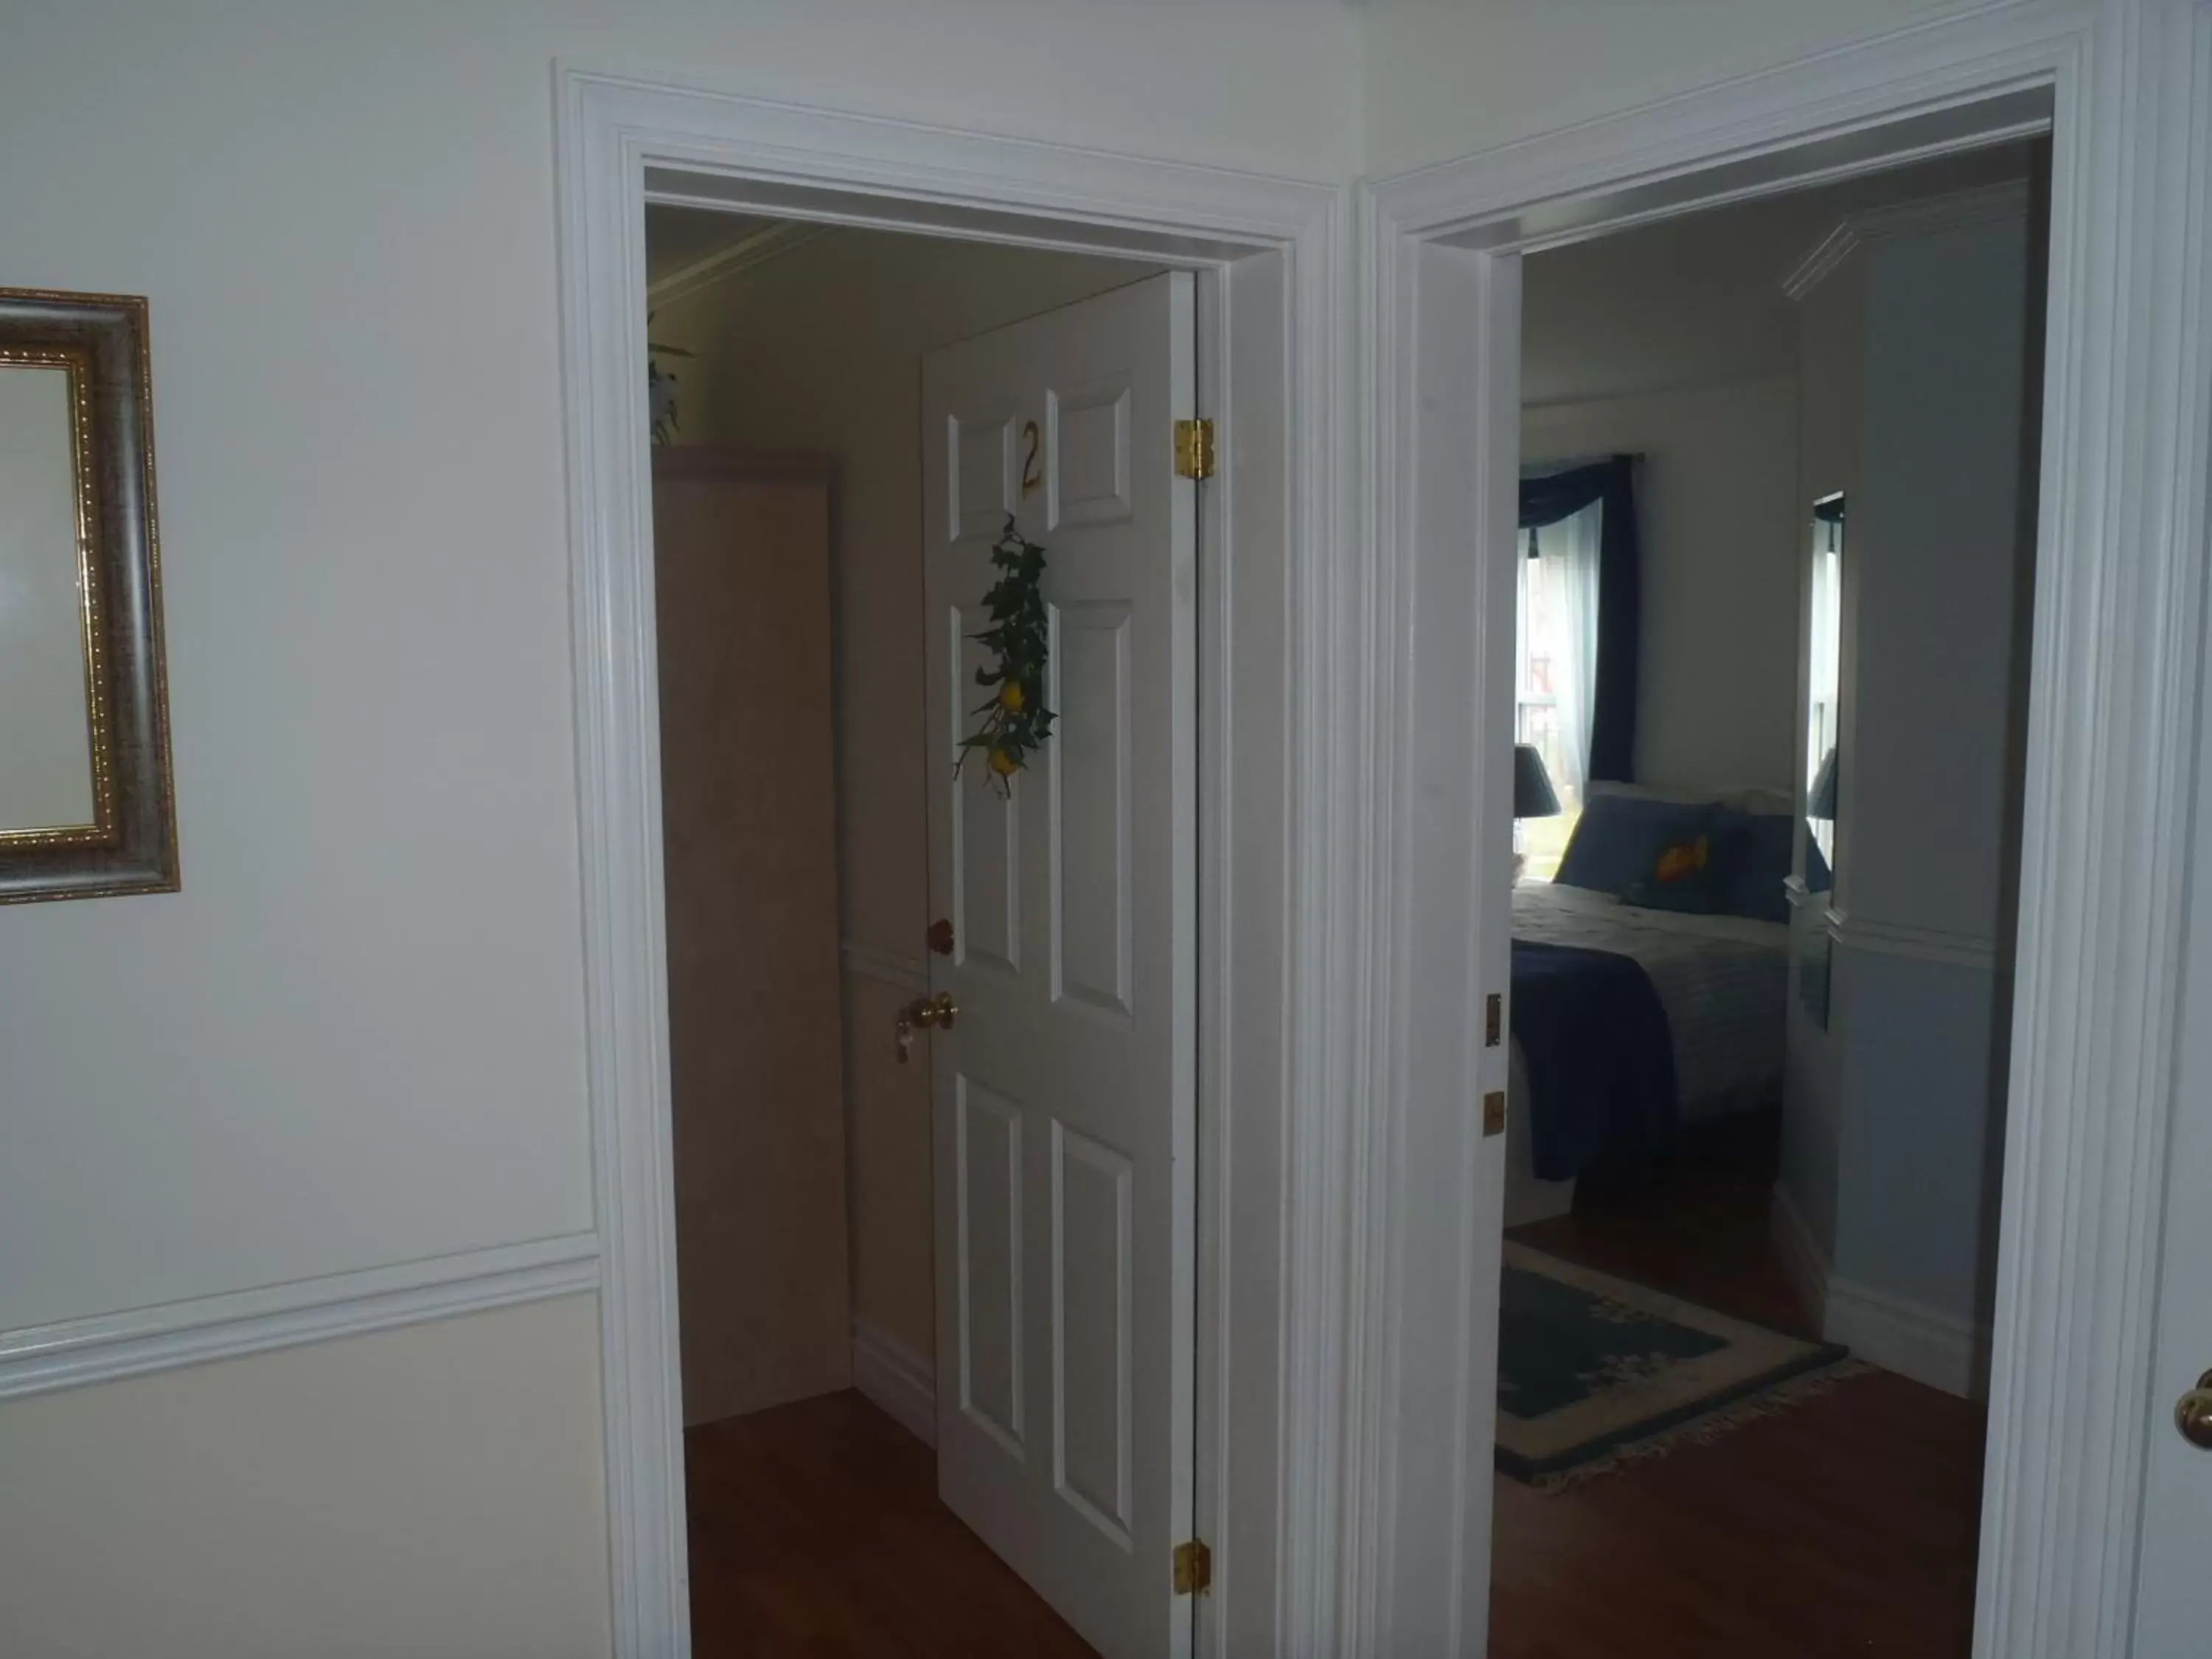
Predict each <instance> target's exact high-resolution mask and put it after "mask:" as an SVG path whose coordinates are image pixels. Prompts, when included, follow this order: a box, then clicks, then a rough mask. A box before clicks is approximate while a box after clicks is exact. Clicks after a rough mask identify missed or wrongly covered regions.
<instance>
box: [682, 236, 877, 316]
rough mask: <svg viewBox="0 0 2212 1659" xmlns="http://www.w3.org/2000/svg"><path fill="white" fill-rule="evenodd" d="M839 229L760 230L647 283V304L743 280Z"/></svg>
mask: <svg viewBox="0 0 2212 1659" xmlns="http://www.w3.org/2000/svg"><path fill="white" fill-rule="evenodd" d="M836 228H837V227H836V226H835V225H814V224H803V223H800V222H797V221H794V220H787V221H785V222H782V223H781V224H774V225H770V226H769V227H768V228H766V229H764V230H757V231H755V232H754V233H753V234H751V235H750V236H741V237H739V238H738V240H736V241H734V242H732V243H731V244H730V245H729V246H727V247H720V248H716V249H715V250H714V252H712V253H709V254H708V255H707V256H706V257H705V258H699V259H694V260H692V261H691V263H690V264H686V265H679V266H678V268H677V269H675V270H671V271H670V272H669V273H668V275H666V276H663V277H662V278H661V279H660V280H659V282H657V283H647V284H646V289H645V302H646V304H647V305H648V306H664V305H666V304H668V303H669V302H670V301H672V300H681V299H683V298H684V297H685V296H686V295H693V294H696V293H698V292H699V291H700V290H701V289H708V288H712V287H714V285H715V284H716V283H726V282H729V281H731V280H732V278H734V277H738V276H743V275H744V273H745V272H747V271H749V270H758V269H759V268H760V267H761V266H763V265H764V264H769V262H770V261H771V260H775V259H781V258H783V257H784V255H786V254H787V253H796V252H799V249H801V248H803V247H805V246H807V244H808V243H810V242H818V241H820V240H822V239H823V237H824V236H827V235H829V234H830V233H831V232H833V231H834V230H836Z"/></svg>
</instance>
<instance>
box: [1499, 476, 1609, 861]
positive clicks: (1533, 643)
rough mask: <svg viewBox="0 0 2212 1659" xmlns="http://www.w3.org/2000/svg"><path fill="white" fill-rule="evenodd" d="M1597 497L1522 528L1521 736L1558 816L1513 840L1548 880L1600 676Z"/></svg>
mask: <svg viewBox="0 0 2212 1659" xmlns="http://www.w3.org/2000/svg"><path fill="white" fill-rule="evenodd" d="M1603 513H1604V508H1603V507H1602V505H1601V503H1599V502H1595V501H1593V502H1592V503H1591V504H1590V505H1589V506H1588V507H1584V508H1583V509H1582V511H1580V512H1579V513H1571V514H1569V515H1568V516H1567V517H1566V518H1564V519H1562V520H1559V522H1557V523H1556V524H1550V525H1546V526H1543V527H1542V528H1541V529H1540V530H1523V531H1522V532H1521V534H1520V552H1521V557H1520V559H1519V561H1518V565H1519V568H1520V572H1521V580H1520V603H1519V627H1518V629H1517V630H1516V632H1517V635H1518V639H1519V645H1518V650H1517V653H1516V654H1517V663H1518V688H1519V689H1518V691H1517V694H1516V707H1515V709H1514V737H1515V739H1516V741H1517V742H1520V743H1525V744H1532V745H1533V746H1534V748H1535V750H1536V752H1537V753H1538V754H1539V755H1541V756H1542V757H1543V760H1544V769H1545V770H1546V771H1547V772H1548V773H1549V774H1551V778H1552V788H1553V793H1556V794H1557V795H1558V796H1559V806H1560V811H1559V815H1558V816H1557V817H1546V818H1523V819H1521V820H1520V821H1519V822H1518V823H1516V824H1515V826H1514V848H1515V850H1516V851H1517V852H1518V853H1520V854H1522V859H1523V860H1524V863H1523V866H1522V879H1524V880H1530V881H1549V880H1550V879H1551V878H1552V877H1553V873H1554V872H1556V871H1557V870H1558V869H1559V855H1560V854H1562V853H1563V852H1565V850H1566V845H1567V837H1568V836H1571V835H1572V834H1573V833H1574V827H1575V821H1576V819H1577V817H1580V816H1581V813H1582V805H1583V792H1584V790H1585V788H1586V787H1588V779H1589V749H1590V725H1591V716H1592V713H1593V709H1594V693H1595V686H1596V679H1597V592H1598V556H1599V538H1600V532H1601V526H1602V524H1603Z"/></svg>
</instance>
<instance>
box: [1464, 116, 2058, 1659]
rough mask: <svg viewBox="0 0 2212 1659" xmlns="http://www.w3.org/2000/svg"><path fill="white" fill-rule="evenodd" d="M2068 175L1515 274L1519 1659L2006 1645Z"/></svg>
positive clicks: (1940, 163) (1818, 192) (1828, 209)
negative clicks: (2011, 1207)
mask: <svg viewBox="0 0 2212 1659" xmlns="http://www.w3.org/2000/svg"><path fill="white" fill-rule="evenodd" d="M2049 166H2050V159H2049V145H2048V142H2047V140H2040V139H2034V138H2025V137H2022V138H2014V139H2010V140H2008V141H2007V142H2002V143H1992V144H1990V145H1987V146H1984V147H1978V148H1974V149H1967V150H1965V151H1963V152H1960V153H1958V154H1953V155H1945V156H1942V157H1941V158H1939V159H1935V160H1929V161H1918V162H1915V163H1912V164H1909V165H1905V166H1900V167H1893V168H1887V169H1882V170H1878V171H1872V172H1868V173H1861V174H1858V175H1857V176H1855V177H1853V178H1850V179H1848V180H1845V181H1843V182H1840V183H1832V184H1827V185H1820V186H1816V187H1812V188H1807V189H1802V190H1797V191H1788V192H1785V193H1778V194H1771V195H1763V196H1759V197H1753V198H1752V199H1750V200H1747V201H1739V202H1735V203H1731V204H1728V205H1725V206H1721V207H1716V208H1712V209H1709V210H1702V211H1699V212H1693V213H1689V214H1685V215H1682V216H1677V217H1672V218H1668V219H1665V220H1663V221H1662V222H1658V223H1656V224H1651V225H1645V226H1640V227H1637V228H1629V229H1626V230H1622V231H1620V232H1617V233H1614V234H1607V235H1603V236H1598V237H1595V238H1591V239H1589V240H1576V241H1572V242H1571V243H1569V244H1567V245H1565V246H1556V247H1548V248H1545V249H1542V250H1541V251H1536V252H1530V253H1528V254H1527V255H1526V256H1524V258H1522V262H1521V284H1522V287H1521V343H1520V344H1521V353H1520V356H1521V392H1522V400H1521V408H1520V418H1519V456H1520V460H1519V474H1520V478H1519V512H1518V515H1517V516H1518V520H1519V522H1518V526H1517V528H1516V536H1515V541H1514V544H1513V550H1512V551H1513V562H1514V566H1515V568H1514V572H1513V577H1512V591H1513V599H1514V605H1515V618H1516V623H1515V639H1516V644H1515V651H1514V654H1513V659H1512V671H1513V676H1514V731H1513V739H1514V745H1515V746H1514V753H1513V802H1512V814H1513V817H1514V819H1515V824H1514V848H1515V856H1514V876H1513V891H1512V897H1511V915H1512V961H1511V976H1510V986H1511V989H1510V998H1509V1000H1508V1005H1507V1006H1508V1018H1507V1035H1508V1043H1509V1048H1510V1057H1509V1066H1508V1078H1507V1086H1506V1090H1505V1101H1504V1119H1505V1128H1504V1133H1505V1138H1506V1141H1507V1148H1506V1155H1505V1166H1506V1174H1505V1198H1504V1223H1505V1233H1504V1245H1503V1251H1502V1259H1501V1267H1500V1288H1499V1313H1498V1383H1497V1388H1498V1407H1497V1409H1498V1415H1497V1442H1496V1462H1497V1473H1496V1477H1495V1492H1494V1503H1495V1506H1496V1514H1497V1522H1496V1525H1495V1528H1494V1534H1493V1535H1494V1537H1495V1540H1496V1543H1495V1547H1494V1551H1495V1553H1494V1555H1493V1559H1492V1601H1491V1612H1490V1629H1491V1639H1490V1649H1489V1650H1490V1652H1491V1654H1492V1656H1493V1659H1536V1656H1540V1655H1542V1656H1582V1655H1589V1656H1591V1659H1597V1656H1601V1655H1606V1654H1611V1653H1615V1652H1620V1651H1624V1650H1627V1649H1628V1648H1630V1647H1634V1648H1636V1649H1637V1650H1638V1651H1644V1652H1659V1653H1666V1654H1671V1653H1676V1652H1680V1653H1681V1654H1684V1655H1692V1654H1704V1653H1708V1652H1713V1651H1722V1650H1730V1651H1733V1650H1744V1651H1773V1652H1780V1651H1789V1652H1792V1653H1803V1654H1817V1655H1826V1654H1831V1653H1832V1654H1835V1655H1837V1656H1839V1659H1840V1656H1843V1655H1845V1654H1857V1653H1861V1652H1864V1651H1868V1650H1879V1651H1881V1652H1884V1653H1887V1654H1893V1655H1899V1656H1906V1659H1964V1656H1966V1653H1967V1651H1968V1650H1969V1647H1970V1645H1971V1642H1972V1624H1973V1617H1974V1584H1975V1565H1976V1553H1977V1548H1978V1541H1979V1535H1980V1497H1981V1490H1980V1489H1981V1473H1982V1455H1983V1448H1984V1441H1985V1438H1986V1433H1987V1422H1986V1410H1987V1405H1986V1402H1987V1399H1988V1382H1989V1355H1990V1327H1991V1323H1992V1320H1993V1312H1994V1303H1995V1297H1996V1239H1997V1222H1998V1212H1999V1207H2000V1200H2001V1194H2002V1180H2001V1172H2002V1146H2003V1137H2004V1121H2005V1105H2006V1094H2007V1064H2006V1060H2007V1048H2006V1038H2007V1036H2008V1030H2009V1024H2010V1006H2011V985H2012V974H2013V961H2014V950H2013V946H2014V917H2015V913H2016V902H2017V884H2018V869H2019V846H2020V829H2021V806H2022V792H2023V788H2024V784H2025V773H2026V755H2027V744H2026V732H2027V688H2028V684H2029V666H2030V665H2029V661H2028V651H2029V645H2030V641H2031V631H2032V630H2031V629H2030V626H2029V618H2030V617H2031V616H2032V614H2033V573H2034V548H2035V536H2036V528H2037V523H2036V520H2037V514H2036V480H2037V472H2038V469H2037V457H2038V454H2039V440H2040V421H2039V406H2040V380H2041V375H2040V359H2039V343H2040V341H2041V338H2042V335H2043V331H2044V316H2043V293H2044V287H2045V280H2044V274H2043V266H2044V261H2045V247H2046V246H2047V242H2048V235H2049V228H2048V214H2047V202H2048V181H2049ZM1595 1583H1604V1584H1606V1586H1607V1595H1603V1596H1594V1595H1590V1594H1589V1589H1590V1588H1591V1587H1592V1586H1593V1585H1594V1584H1595Z"/></svg>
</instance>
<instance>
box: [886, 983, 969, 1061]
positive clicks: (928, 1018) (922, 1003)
mask: <svg viewBox="0 0 2212 1659" xmlns="http://www.w3.org/2000/svg"><path fill="white" fill-rule="evenodd" d="M958 1012H960V1005H959V1004H958V1003H957V1002H955V1001H954V1000H952V994H951V992H950V991H939V993H938V994H936V995H935V996H933V997H916V998H915V1000H913V1001H912V1002H909V1003H908V1004H907V1006H905V1007H903V1008H902V1009H900V1010H899V1014H898V1057H899V1063H900V1064H902V1065H903V1064H905V1063H906V1061H907V1060H908V1059H909V1058H910V1057H911V1056H912V1055H913V1053H914V1034H915V1032H916V1031H919V1030H923V1029H924V1028H925V1027H927V1026H932V1025H933V1026H935V1027H937V1028H938V1029H939V1030H944V1031H949V1030H951V1029H952V1017H953V1016H954V1015H955V1014H957V1013H958Z"/></svg>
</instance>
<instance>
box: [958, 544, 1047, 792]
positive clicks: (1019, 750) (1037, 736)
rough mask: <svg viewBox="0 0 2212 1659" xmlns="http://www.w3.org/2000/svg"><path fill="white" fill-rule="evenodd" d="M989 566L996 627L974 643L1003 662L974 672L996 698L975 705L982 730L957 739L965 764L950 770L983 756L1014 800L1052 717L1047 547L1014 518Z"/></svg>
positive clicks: (988, 598)
mask: <svg viewBox="0 0 2212 1659" xmlns="http://www.w3.org/2000/svg"><path fill="white" fill-rule="evenodd" d="M991 564H992V568H994V569H995V570H997V571H998V572H999V580H997V581H995V582H994V583H992V584H991V587H990V591H989V592H986V593H985V594H984V595H983V608H984V610H985V611H986V612H987V613H988V615H989V617H990V619H991V625H990V626H989V627H988V628H987V629H984V630H983V631H982V632H981V633H980V634H975V635H971V636H970V637H971V638H973V639H974V640H975V642H976V643H977V644H978V645H981V646H982V647H984V648H985V649H987V650H989V651H993V652H995V653H997V654H998V659H999V660H998V663H997V665H996V666H994V667H990V668H979V669H977V670H976V671H975V684H978V685H980V686H982V687H984V688H985V689H986V690H989V691H990V693H991V696H990V698H989V699H988V700H987V702H981V703H979V704H977V705H976V707H975V711H974V712H975V714H976V715H977V717H978V718H980V719H981V721H982V724H981V726H977V727H976V728H975V731H974V732H970V733H969V735H968V736H966V737H964V738H962V739H961V740H960V759H959V761H958V762H957V763H956V764H955V765H954V767H953V771H954V773H955V774H956V775H957V773H958V771H959V769H960V768H961V767H963V766H965V765H966V764H967V763H968V758H969V756H970V755H972V754H975V753H977V752H979V751H980V752H981V754H982V756H983V757H984V763H985V764H986V765H987V766H988V767H989V768H990V769H991V781H993V782H994V783H995V784H996V785H997V786H998V787H999V792H1000V793H1001V794H1003V795H1012V793H1013V779H1014V774H1015V773H1017V772H1018V771H1020V770H1021V769H1023V768H1024V767H1025V766H1027V765H1028V764H1029V758H1030V756H1031V755H1033V754H1035V753H1036V751H1037V750H1039V749H1042V747H1043V746H1044V742H1045V739H1046V738H1049V737H1050V736H1051V735H1052V723H1053V720H1054V714H1053V712H1052V710H1051V709H1049V708H1046V707H1045V706H1044V671H1045V659H1046V655H1047V653H1048V648H1049V647H1048V640H1049V638H1050V633H1049V629H1048V623H1047V620H1046V616H1045V608H1044V595H1043V592H1042V590H1041V584H1042V581H1043V580H1044V549H1042V547H1039V546H1038V545H1037V544H1036V543H1035V542H1033V541H1031V540H1030V539H1029V538H1028V537H1026V536H1024V535H1023V534H1022V532H1020V531H1019V530H1018V529H1016V528H1015V527H1014V520H1013V517H1012V514H1011V513H1010V514H1008V515H1007V518H1006V529H1005V531H1004V532H1001V533H1000V537H999V539H998V542H997V544H995V545H994V547H993V548H992V549H991Z"/></svg>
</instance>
